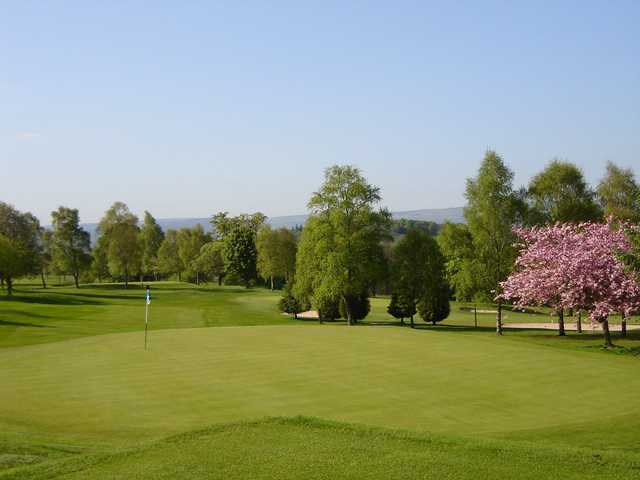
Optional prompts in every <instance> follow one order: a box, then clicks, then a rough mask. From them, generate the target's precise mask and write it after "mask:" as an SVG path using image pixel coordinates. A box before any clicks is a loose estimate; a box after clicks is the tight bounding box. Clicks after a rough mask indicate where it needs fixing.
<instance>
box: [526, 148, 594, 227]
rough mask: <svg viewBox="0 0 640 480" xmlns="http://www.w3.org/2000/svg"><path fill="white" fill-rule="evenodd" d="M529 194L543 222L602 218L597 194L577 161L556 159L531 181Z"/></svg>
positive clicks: (581, 220) (574, 221) (575, 221)
mask: <svg viewBox="0 0 640 480" xmlns="http://www.w3.org/2000/svg"><path fill="white" fill-rule="evenodd" d="M528 193H529V197H530V198H531V200H532V203H533V205H532V206H533V209H534V211H535V212H536V213H537V214H538V218H539V221H540V223H556V222H561V223H566V222H573V223H577V222H583V221H589V220H598V219H600V218H601V217H602V211H601V210H600V207H599V206H598V204H597V203H596V200H595V193H594V192H593V191H592V190H591V188H590V187H589V185H588V184H587V182H586V181H585V179H584V175H583V174H582V171H581V170H580V169H579V168H578V167H577V166H576V165H574V164H573V163H569V162H563V161H560V160H553V161H551V163H549V164H548V165H547V166H546V168H545V169H544V170H543V171H542V172H540V173H539V174H537V175H536V176H535V177H533V179H532V180H531V182H530V183H529V189H528Z"/></svg>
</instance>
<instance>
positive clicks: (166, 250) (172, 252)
mask: <svg viewBox="0 0 640 480" xmlns="http://www.w3.org/2000/svg"><path fill="white" fill-rule="evenodd" d="M158 269H159V270H160V272H162V273H163V274H165V275H177V276H178V280H182V272H183V270H184V265H183V264H182V260H181V259H180V255H178V232H177V231H176V230H173V229H169V230H167V232H166V234H165V236H164V240H162V243H161V244H160V248H159V249H158Z"/></svg>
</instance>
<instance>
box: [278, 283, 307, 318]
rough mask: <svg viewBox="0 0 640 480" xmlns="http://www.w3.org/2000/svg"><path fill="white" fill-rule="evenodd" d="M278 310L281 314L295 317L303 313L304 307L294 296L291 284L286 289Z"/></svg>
mask: <svg viewBox="0 0 640 480" xmlns="http://www.w3.org/2000/svg"><path fill="white" fill-rule="evenodd" d="M278 308H279V309H280V311H281V312H284V313H290V314H293V315H294V316H296V315H297V314H298V313H300V312H302V311H303V310H302V305H301V304H300V302H298V300H297V299H296V297H295V296H294V295H293V292H292V286H291V284H290V283H287V284H286V285H285V287H284V291H283V294H282V298H281V299H280V301H279V302H278Z"/></svg>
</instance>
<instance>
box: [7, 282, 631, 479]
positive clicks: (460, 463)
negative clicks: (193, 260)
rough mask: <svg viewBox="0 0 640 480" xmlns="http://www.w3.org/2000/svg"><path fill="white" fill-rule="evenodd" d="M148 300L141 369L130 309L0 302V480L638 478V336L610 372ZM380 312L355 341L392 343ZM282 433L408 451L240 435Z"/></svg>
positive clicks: (571, 348)
mask: <svg viewBox="0 0 640 480" xmlns="http://www.w3.org/2000/svg"><path fill="white" fill-rule="evenodd" d="M19 290H21V289H20V288H19ZM154 292H155V294H154V299H153V302H152V305H151V310H150V312H151V315H150V320H151V325H152V330H151V332H150V335H149V350H148V351H146V352H145V351H144V349H143V346H144V337H143V332H142V327H143V319H144V317H143V313H144V301H143V299H142V291H141V290H139V289H138V290H135V289H134V290H129V291H124V290H122V289H117V288H115V287H114V286H110V287H95V288H83V289H80V290H79V291H75V290H74V289H69V288H64V289H51V290H49V291H47V292H43V291H42V290H38V289H33V288H25V287H23V289H22V290H21V291H19V292H18V295H17V296H16V299H14V300H10V301H7V300H4V299H3V300H1V301H0V346H1V347H3V348H0V386H1V387H0V388H1V389H2V394H1V395H0V432H1V433H0V478H1V477H2V476H3V475H6V476H8V478H51V477H53V478H55V477H56V476H59V475H63V474H64V475H66V474H70V473H73V472H75V473H74V475H73V476H70V477H65V478H98V477H99V478H177V477H180V476H181V472H183V473H185V472H187V471H188V472H190V473H189V475H192V476H191V477H188V476H186V473H185V474H184V475H183V476H186V478H250V477H251V478H302V477H304V478H312V477H316V478H335V476H336V475H338V476H339V475H344V476H347V475H358V476H361V477H367V476H369V477H370V478H381V477H387V478H392V477H393V478H425V477H426V478H481V477H482V476H483V475H484V476H492V475H493V476H504V477H511V478H558V477H554V476H553V475H551V474H552V473H553V472H554V471H555V470H554V469H555V468H556V466H559V465H561V467H558V468H562V472H563V477H562V478H574V477H575V478H632V477H633V476H634V475H638V474H640V470H638V469H639V468H640V455H639V454H638V453H637V452H638V451H640V434H638V432H639V431H640V416H639V415H640V404H639V402H638V398H640V377H639V376H638V374H637V372H638V365H639V364H638V361H639V360H638V357H637V356H635V355H633V351H634V349H637V347H638V344H639V343H640V342H639V341H638V337H637V336H632V337H631V338H630V339H628V340H626V341H625V342H617V343H623V344H624V345H626V346H627V348H626V349H621V350H620V351H619V353H626V354H624V355H616V354H612V353H610V352H603V351H601V350H600V349H599V348H597V347H594V345H597V344H598V343H599V341H600V340H599V337H598V336H588V335H585V336H582V337H579V336H577V335H575V334H573V335H571V336H570V337H569V338H565V339H557V338H556V337H554V336H553V335H552V334H550V333H549V332H539V333H538V332H531V331H524V332H507V333H506V335H505V336H504V337H503V338H497V337H496V336H495V335H494V334H492V333H490V332H489V329H488V328H487V329H486V330H485V329H482V328H481V329H479V330H474V329H472V328H468V327H465V326H462V325H469V324H470V323H469V314H468V313H461V312H460V311H459V310H458V309H457V308H455V310H454V315H453V317H452V319H451V321H450V322H448V323H449V326H446V325H442V326H437V327H433V328H431V327H427V328H420V329H415V330H411V329H408V328H404V329H403V328H398V327H396V326H392V325H362V326H356V327H351V328H349V327H345V326H344V325H343V324H340V323H337V324H325V325H318V324H317V322H315V321H295V320H293V319H290V318H288V317H285V316H282V315H280V314H279V313H277V311H276V308H275V304H276V302H277V298H278V296H277V294H271V293H270V292H268V291H264V290H260V289H254V290H250V291H245V290H244V289H236V288H213V287H212V288H198V287H193V286H188V285H180V284H163V285H156V286H155V287H154ZM385 303H386V301H383V300H380V301H375V302H374V311H373V313H372V315H371V318H370V321H371V322H372V323H383V324H384V323H391V322H390V318H389V317H388V316H386V314H385V313H384V307H385ZM507 315H512V318H517V321H523V318H525V317H529V318H534V319H535V320H532V321H540V318H541V317H542V315H540V316H538V315H525V314H515V313H511V312H509V313H508V314H507ZM482 321H483V322H484V323H486V324H488V323H489V322H490V316H488V317H486V318H484V317H483V320H482ZM207 326H220V327H221V328H194V327H207ZM636 335H637V334H636ZM558 346H561V347H566V348H556V347H558ZM298 415H301V416H305V417H308V416H312V417H317V418H322V419H326V420H330V421H333V422H348V423H355V424H358V425H369V426H375V427H378V428H383V429H394V430H397V429H400V430H402V431H404V432H408V431H411V432H413V433H402V432H401V433H393V432H390V431H388V430H375V429H374V430H371V429H367V428H362V427H351V426H349V427H347V426H344V425H343V424H341V423H339V424H338V423H326V422H323V421H316V420H313V421H309V420H295V421H290V420H279V421H266V422H265V421H258V420H260V419H262V418H264V417H293V416H298ZM247 421H252V422H253V421H257V423H240V424H237V425H236V424H235V423H234V422H247ZM218 424H229V426H227V427H220V428H218V427H215V428H209V427H210V426H211V425H218ZM203 429H204V431H201V430H203ZM187 432H192V433H187ZM172 435H178V437H175V438H173V439H171V440H163V439H165V438H166V437H169V436H172ZM150 442H151V443H150ZM155 442H160V443H155ZM122 449H124V450H125V451H124V452H122ZM131 449H134V450H131ZM576 449H577V450H576ZM117 452H122V453H117ZM127 452H128V453H127ZM372 458H378V460H377V461H370V459H372ZM578 458H581V459H582V460H580V461H578V460H576V459H578ZM328 459H331V461H330V463H329V466H327V464H326V462H328V461H329V460H328ZM29 464H33V465H29ZM188 465H191V467H188ZM405 465H409V466H405ZM1 472H4V474H3V473H1ZM476 474H477V475H480V477H478V476H477V475H476ZM447 475H449V477H447ZM549 475H551V476H549Z"/></svg>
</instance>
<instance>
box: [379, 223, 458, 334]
mask: <svg viewBox="0 0 640 480" xmlns="http://www.w3.org/2000/svg"><path fill="white" fill-rule="evenodd" d="M444 264H445V262H444V256H443V255H442V253H441V252H440V247H439V246H438V243H437V242H436V240H435V239H434V238H433V237H431V236H430V235H428V234H427V233H425V232H422V231H419V230H409V232H407V235H406V236H405V237H404V238H402V239H401V240H400V241H399V242H398V243H397V245H396V248H395V249H394V251H393V263H392V270H391V271H392V278H393V287H392V291H393V293H394V294H395V295H396V297H397V298H396V302H398V305H400V306H403V305H405V304H406V305H407V306H408V310H409V311H413V312H415V310H416V307H417V309H418V311H419V312H420V315H421V316H422V318H423V319H424V320H425V321H429V322H433V323H434V324H435V322H438V321H441V320H444V318H446V317H447V316H448V314H449V312H448V310H446V311H445V306H446V307H448V305H449V297H448V293H449V292H448V289H449V287H448V284H447V282H446V279H445V270H444ZM443 294H444V298H443ZM409 318H410V319H411V326H412V327H413V325H414V324H413V314H411V315H410V316H409Z"/></svg>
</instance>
